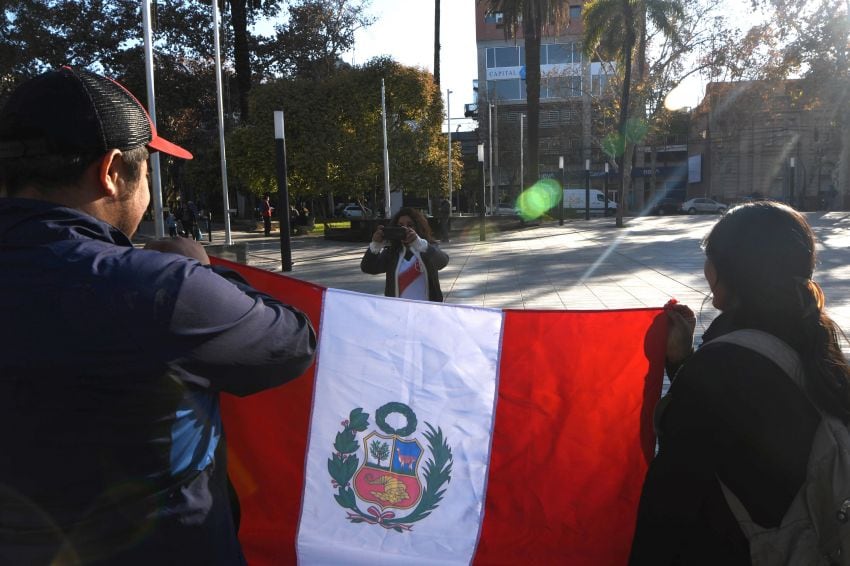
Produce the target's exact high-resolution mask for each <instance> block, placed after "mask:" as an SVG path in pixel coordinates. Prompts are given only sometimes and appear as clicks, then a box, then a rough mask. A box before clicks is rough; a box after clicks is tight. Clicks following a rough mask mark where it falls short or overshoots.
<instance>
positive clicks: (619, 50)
mask: <svg viewBox="0 0 850 566" xmlns="http://www.w3.org/2000/svg"><path fill="white" fill-rule="evenodd" d="M683 16H684V8H683V6H682V3H681V0H589V1H588V2H586V3H585V5H584V9H583V10H582V17H583V19H584V49H585V52H586V54H587V55H592V54H594V53H598V54H599V55H601V56H602V57H605V58H609V60H610V59H614V60H616V61H617V62H618V63H620V64H621V65H622V69H623V90H622V95H621V98H620V117H619V121H618V128H617V131H618V133H619V136H620V142H619V143H620V145H621V147H622V148H623V152H622V154H621V155H620V156H619V157H620V163H619V166H618V167H617V170H618V175H619V177H620V179H619V186H618V188H617V200H618V202H619V205H618V206H617V226H618V227H622V226H623V208H624V204H625V203H624V202H623V195H624V192H625V191H624V186H625V182H626V181H627V179H626V178H625V177H624V170H625V167H624V164H625V161H626V159H627V158H628V157H629V156H627V155H626V152H625V147H626V145H627V143H626V142H627V140H626V124H627V122H628V119H629V111H630V104H631V100H630V95H631V88H632V85H631V82H632V61H633V60H634V59H635V58H637V63H638V70H639V73H638V80H641V81H642V80H643V79H644V78H645V77H644V76H643V73H644V63H645V61H644V59H645V58H646V26H647V22H652V25H653V26H655V28H657V29H658V30H659V31H660V32H661V33H662V34H664V35H665V36H667V37H670V38H675V37H676V35H677V34H676V23H675V22H676V20H678V19H681V18H682V17H683ZM635 47H637V51H636V50H635Z"/></svg>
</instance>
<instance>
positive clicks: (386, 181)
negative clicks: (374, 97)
mask: <svg viewBox="0 0 850 566" xmlns="http://www.w3.org/2000/svg"><path fill="white" fill-rule="evenodd" d="M381 122H382V124H383V128H384V216H385V217H386V218H390V217H391V216H392V210H391V208H390V154H389V152H388V151H387V97H386V89H385V88H384V79H381Z"/></svg>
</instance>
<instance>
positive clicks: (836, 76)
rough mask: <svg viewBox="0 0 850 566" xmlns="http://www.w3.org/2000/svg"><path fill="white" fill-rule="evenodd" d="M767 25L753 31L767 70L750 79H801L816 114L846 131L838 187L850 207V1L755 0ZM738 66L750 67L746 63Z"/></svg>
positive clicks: (836, 177)
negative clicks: (818, 111)
mask: <svg viewBox="0 0 850 566" xmlns="http://www.w3.org/2000/svg"><path fill="white" fill-rule="evenodd" d="M752 5H753V7H755V8H762V9H764V10H765V11H766V15H767V16H768V19H767V21H766V22H765V23H764V24H762V25H760V26H757V27H754V28H753V29H752V30H750V33H749V34H748V38H749V39H750V44H751V45H752V46H753V47H752V50H753V51H755V52H757V53H759V54H760V55H761V59H760V61H761V63H762V65H761V67H759V68H757V69H755V70H754V72H751V73H750V78H757V79H783V78H787V77H793V76H801V77H802V78H803V79H805V86H806V89H807V94H808V95H809V96H811V97H812V98H813V101H812V103H811V110H813V111H814V110H820V111H824V112H826V113H827V115H829V116H831V117H832V122H833V123H834V128H835V130H837V131H839V132H841V134H840V147H839V150H838V164H837V165H838V166H837V168H836V171H835V175H834V179H833V183H834V185H835V186H836V187H837V189H838V192H839V193H840V194H841V195H842V196H843V198H844V203H843V204H844V206H847V205H848V204H850V0H803V1H799V0H797V1H793V2H792V1H790V0H772V1H770V2H768V1H766V0H752ZM734 63H736V64H738V65H739V66H742V67H744V68H745V69H747V70H750V67H745V66H744V65H743V64H742V62H741V60H740V59H738V60H735V61H734Z"/></svg>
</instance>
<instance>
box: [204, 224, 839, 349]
mask: <svg viewBox="0 0 850 566" xmlns="http://www.w3.org/2000/svg"><path fill="white" fill-rule="evenodd" d="M807 217H808V219H809V222H810V223H811V224H812V227H813V228H814V230H815V233H816V236H817V238H818V241H819V245H820V247H819V250H818V253H819V261H818V269H817V271H816V273H815V280H816V281H817V282H818V283H820V285H821V286H822V287H823V289H824V292H825V293H826V296H827V301H828V303H827V307H828V309H829V313H830V314H831V315H832V316H833V318H835V319H836V321H837V322H838V323H839V324H840V325H841V326H842V328H845V329H847V330H850V213H845V212H832V213H809V214H807ZM716 221H717V216H708V215H706V216H662V217H654V216H653V217H641V218H629V219H627V223H626V228H622V229H618V228H616V227H615V226H614V220H613V219H604V218H598V219H592V220H589V221H584V220H570V221H567V222H565V223H564V225H563V226H559V225H558V222H557V221H554V222H545V223H541V224H540V225H538V226H529V227H522V226H520V225H519V223H517V225H516V227H515V228H514V229H509V230H505V231H502V232H500V233H488V234H487V239H486V241H484V242H481V241H479V237H478V231H477V229H476V230H475V231H474V232H473V233H467V234H460V235H458V236H456V237H454V238H453V239H452V241H451V242H450V243H447V244H444V245H443V246H442V248H443V249H444V250H445V251H446V252H447V253H448V254H449V257H450V261H449V265H448V266H447V267H446V268H445V269H443V270H442V271H441V272H440V281H441V284H442V288H443V293H444V294H445V300H446V302H447V303H454V304H466V305H477V306H484V307H494V308H509V309H619V308H635V307H659V306H662V305H663V304H664V303H665V302H667V300H668V299H669V298H671V297H675V298H676V299H678V300H679V301H680V302H682V303H685V304H687V305H689V306H691V308H693V309H694V311H695V312H697V315H698V320H697V335H699V334H701V329H704V328H705V327H706V326H707V324H708V323H709V322H710V321H711V319H712V318H714V316H715V315H716V314H717V312H716V311H715V309H714V308H713V307H712V306H711V303H710V301H708V300H706V298H707V296H708V285H707V284H706V282H705V278H704V277H703V273H702V269H703V262H704V255H703V252H702V250H701V249H700V242H701V240H702V238H703V236H705V234H706V233H707V232H708V230H709V229H710V228H711V226H712V225H713V224H714V222H716ZM217 235H218V234H217ZM233 237H234V240H235V241H244V242H246V243H247V244H248V250H249V251H248V263H249V264H251V265H254V266H256V267H261V268H264V269H269V270H276V271H280V265H281V260H280V244H279V240H278V239H277V238H276V237H274V236H273V237H270V238H260V237H256V236H255V235H253V236H252V235H247V234H239V233H234V236H233ZM365 249H366V244H365V243H350V242H335V241H330V240H325V239H324V238H322V237H320V236H319V237H316V236H308V237H305V236H299V237H293V238H292V258H293V261H294V266H293V269H292V271H291V272H290V273H288V275H290V276H292V277H296V278H298V279H302V280H304V281H310V282H313V283H316V284H319V285H323V286H325V287H335V288H339V289H347V290H350V291H358V292H362V293H371V294H382V293H383V288H384V278H383V276H373V275H366V274H364V273H362V272H361V271H360V258H361V256H362V255H363V252H364V251H365Z"/></svg>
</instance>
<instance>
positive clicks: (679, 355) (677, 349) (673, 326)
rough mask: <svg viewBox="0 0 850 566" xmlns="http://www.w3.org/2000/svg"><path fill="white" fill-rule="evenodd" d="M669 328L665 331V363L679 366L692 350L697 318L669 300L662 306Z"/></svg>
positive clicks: (685, 306) (685, 308)
mask: <svg viewBox="0 0 850 566" xmlns="http://www.w3.org/2000/svg"><path fill="white" fill-rule="evenodd" d="M664 313H665V314H666V315H667V321H668V323H669V327H668V330H667V363H669V364H673V365H679V364H681V363H682V362H683V361H684V360H685V358H687V357H688V356H690V355H691V353H692V352H693V350H694V328H696V325H697V317H696V316H695V315H694V311H692V310H691V309H690V308H688V306H687V305H680V304H679V303H678V302H677V301H676V299H670V300H669V301H668V302H667V304H666V305H664Z"/></svg>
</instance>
